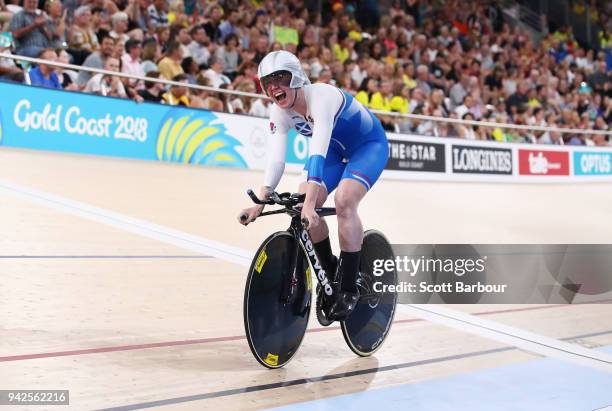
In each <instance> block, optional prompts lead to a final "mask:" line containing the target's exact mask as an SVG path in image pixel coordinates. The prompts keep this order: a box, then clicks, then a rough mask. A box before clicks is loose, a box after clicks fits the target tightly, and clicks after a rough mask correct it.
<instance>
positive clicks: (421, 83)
mask: <svg viewBox="0 0 612 411" xmlns="http://www.w3.org/2000/svg"><path fill="white" fill-rule="evenodd" d="M417 87H418V88H420V89H421V91H422V92H423V93H424V94H425V95H429V94H431V86H430V85H429V69H428V68H427V66H426V65H424V64H421V65H419V67H417Z"/></svg>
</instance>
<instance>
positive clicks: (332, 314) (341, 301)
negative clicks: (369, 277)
mask: <svg viewBox="0 0 612 411" xmlns="http://www.w3.org/2000/svg"><path fill="white" fill-rule="evenodd" d="M358 301H359V291H357V292H356V293H353V292H350V291H340V292H338V296H337V297H336V301H334V302H333V304H332V305H331V307H330V308H329V314H328V318H329V319H332V320H334V321H344V320H346V319H347V318H348V316H349V315H350V314H351V313H352V312H353V310H354V309H355V307H356V306H357V302H358Z"/></svg>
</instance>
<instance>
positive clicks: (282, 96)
mask: <svg viewBox="0 0 612 411" xmlns="http://www.w3.org/2000/svg"><path fill="white" fill-rule="evenodd" d="M272 96H273V97H274V99H275V100H276V101H277V102H279V103H282V102H283V101H284V100H285V98H287V93H285V92H284V91H281V90H278V91H276V92H274V93H273V94H272Z"/></svg>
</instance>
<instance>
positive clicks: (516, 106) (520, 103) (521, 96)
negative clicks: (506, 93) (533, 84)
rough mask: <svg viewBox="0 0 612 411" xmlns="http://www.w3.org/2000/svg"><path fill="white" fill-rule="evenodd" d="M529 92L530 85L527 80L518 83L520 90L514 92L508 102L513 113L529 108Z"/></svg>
mask: <svg viewBox="0 0 612 411" xmlns="http://www.w3.org/2000/svg"><path fill="white" fill-rule="evenodd" d="M528 93H529V85H528V83H527V81H521V82H520V83H519V85H518V90H517V91H516V92H515V93H514V94H512V95H511V96H510V97H509V98H508V101H507V102H506V105H507V106H508V110H509V112H510V113H511V114H516V113H517V112H522V111H525V109H526V108H527V103H528V102H529V97H528Z"/></svg>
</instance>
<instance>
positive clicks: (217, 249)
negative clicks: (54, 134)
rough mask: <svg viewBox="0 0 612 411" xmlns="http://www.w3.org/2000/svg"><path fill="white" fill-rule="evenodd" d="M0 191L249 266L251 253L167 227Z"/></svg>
mask: <svg viewBox="0 0 612 411" xmlns="http://www.w3.org/2000/svg"><path fill="white" fill-rule="evenodd" d="M0 191H3V192H5V193H6V194H10V195H13V196H16V197H19V198H22V199H27V200H30V201H33V202H35V203H37V204H42V205H45V206H47V207H50V208H53V209H55V210H59V211H63V212H66V213H69V214H73V215H76V216H79V217H82V218H85V219H88V220H92V221H96V222H98V223H103V224H106V225H110V226H112V227H115V228H119V229H121V230H125V231H129V232H131V233H134V234H138V235H141V236H143V237H148V238H152V239H154V240H158V241H161V242H164V243H167V244H172V245H174V246H176V247H180V248H183V249H186V250H190V251H195V252H197V253H201V254H205V255H212V256H214V257H217V258H220V259H222V260H225V261H230V262H233V263H237V264H240V265H243V266H246V267H248V266H249V265H250V264H251V259H252V256H253V253H252V252H249V251H246V250H243V249H240V248H237V247H232V246H229V245H226V244H223V243H219V242H216V241H211V240H208V239H205V238H202V237H199V236H195V235H192V234H188V233H185V232H183V231H179V230H174V229H172V228H169V227H164V226H161V225H157V224H153V223H151V222H149V221H146V220H141V219H138V218H133V217H130V216H127V215H125V214H120V213H116V212H114V211H111V210H106V209H103V208H99V207H94V206H92V205H89V204H86V203H82V202H79V201H74V200H71V199H68V198H65V197H61V196H58V195H55V194H52V193H48V192H45V191H41V190H36V189H33V188H29V187H24V186H20V185H17V184H13V183H9V182H7V181H4V180H0Z"/></svg>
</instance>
